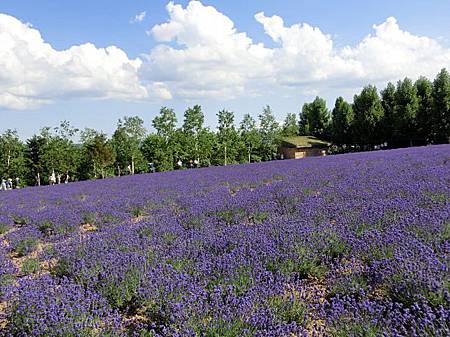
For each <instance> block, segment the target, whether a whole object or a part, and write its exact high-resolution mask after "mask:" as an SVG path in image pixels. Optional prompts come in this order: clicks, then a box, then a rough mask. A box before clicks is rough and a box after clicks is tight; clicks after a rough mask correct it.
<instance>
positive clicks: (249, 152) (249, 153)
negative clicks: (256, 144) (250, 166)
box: [248, 146, 252, 163]
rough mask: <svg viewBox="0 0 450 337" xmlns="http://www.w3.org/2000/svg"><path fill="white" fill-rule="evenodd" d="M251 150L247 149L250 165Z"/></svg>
mask: <svg viewBox="0 0 450 337" xmlns="http://www.w3.org/2000/svg"><path fill="white" fill-rule="evenodd" d="M251 153H252V150H251V147H250V146H249V147H248V162H249V163H250V156H251Z"/></svg>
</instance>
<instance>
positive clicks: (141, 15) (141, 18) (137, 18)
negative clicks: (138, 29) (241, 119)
mask: <svg viewBox="0 0 450 337" xmlns="http://www.w3.org/2000/svg"><path fill="white" fill-rule="evenodd" d="M146 15H147V12H146V11H143V12H140V13H139V14H136V15H135V16H134V18H132V19H131V20H130V23H137V22H142V21H144V19H145V16H146Z"/></svg>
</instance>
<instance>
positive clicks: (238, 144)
mask: <svg viewBox="0 0 450 337" xmlns="http://www.w3.org/2000/svg"><path fill="white" fill-rule="evenodd" d="M183 117H184V118H183V121H182V124H181V126H180V127H178V121H177V117H176V114H175V112H174V110H173V109H170V108H168V107H162V108H161V109H160V111H159V114H158V115H157V116H156V117H155V118H154V119H153V120H152V122H151V125H152V127H153V129H154V132H151V133H149V132H148V131H147V129H146V127H145V124H144V121H143V120H142V119H141V118H140V117H137V116H134V117H124V118H123V119H119V121H118V123H117V127H116V129H115V131H114V133H113V135H112V136H111V137H108V136H107V135H106V134H105V133H103V132H102V131H98V130H94V129H89V128H86V129H84V130H78V129H76V128H74V127H72V126H71V125H70V123H69V122H67V121H63V122H61V124H60V125H59V126H57V127H54V128H50V127H45V128H43V129H41V131H40V132H39V133H38V134H35V135H34V136H32V137H31V138H30V139H28V140H26V142H22V141H21V140H20V138H19V136H18V134H17V132H16V131H14V130H6V131H5V132H4V133H3V134H2V135H0V176H1V177H2V178H3V179H7V178H13V179H14V178H16V177H17V178H20V181H21V182H22V184H23V185H41V184H48V183H49V177H52V176H53V177H54V179H55V183H61V182H65V181H76V180H87V179H96V178H105V177H107V176H120V175H125V174H135V173H142V172H155V171H167V170H173V169H183V168H194V167H205V166H211V165H227V164H235V163H249V162H258V161H269V160H273V159H277V158H279V157H278V147H279V145H280V141H281V140H282V139H283V138H284V137H290V136H296V135H305V136H315V137H318V138H320V139H324V140H328V141H329V142H331V143H332V147H331V151H332V152H348V151H362V150H372V149H374V148H379V147H387V148H395V147H406V146H416V145H426V144H437V143H448V142H449V139H450V75H449V73H448V71H447V70H446V69H442V70H441V71H440V72H439V74H438V75H437V76H436V78H435V79H434V81H430V80H429V79H427V78H425V77H420V78H419V79H418V80H417V81H415V82H413V81H412V80H410V79H409V78H405V79H403V80H400V81H398V82H397V83H396V84H393V83H388V85H387V86H386V87H385V88H384V89H383V90H381V92H380V93H378V90H377V88H376V87H375V86H373V85H368V86H366V87H364V88H363V89H362V91H361V92H360V93H359V94H356V95H354V97H353V102H351V103H350V102H346V101H345V100H344V99H343V98H342V97H338V98H337V99H336V102H335V105H334V107H333V109H332V110H331V111H330V110H329V109H328V108H327V106H326V102H325V100H324V99H322V98H320V97H316V98H315V99H314V100H313V101H312V102H310V103H305V104H304V105H303V107H302V109H301V112H300V114H299V116H298V118H297V115H296V114H295V113H289V114H287V116H286V118H285V119H284V121H283V123H278V122H277V120H276V118H275V115H274V114H273V112H272V110H271V108H270V107H269V106H266V107H264V109H263V111H262V112H261V113H260V114H259V115H258V118H257V119H255V118H254V117H252V116H251V115H250V114H245V115H244V116H243V119H242V120H241V121H240V123H239V124H237V123H236V122H235V115H234V113H233V112H232V111H228V110H221V111H219V112H218V113H217V128H216V130H211V129H210V128H209V127H206V126H205V123H204V113H203V111H202V108H201V106H199V105H195V106H193V107H190V108H188V109H187V110H186V111H185V112H184V116H183ZM76 136H78V138H79V140H80V141H77V142H75V141H74V138H75V137H76Z"/></svg>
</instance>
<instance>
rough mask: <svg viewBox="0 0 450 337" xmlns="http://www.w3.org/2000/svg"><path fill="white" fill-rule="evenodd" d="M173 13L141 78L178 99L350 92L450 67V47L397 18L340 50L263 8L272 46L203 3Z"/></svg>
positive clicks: (156, 32) (159, 30)
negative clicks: (281, 91) (286, 89)
mask: <svg viewBox="0 0 450 337" xmlns="http://www.w3.org/2000/svg"><path fill="white" fill-rule="evenodd" d="M167 12H168V14H169V20H168V21H167V22H166V23H163V24H159V25H156V26H154V27H153V28H152V29H151V30H150V31H149V32H148V33H149V34H150V35H152V36H153V37H154V38H155V39H156V40H157V41H159V42H161V44H160V45H158V46H157V47H155V48H154V49H153V50H152V51H151V52H150V53H149V55H147V56H146V57H145V61H144V64H143V67H142V77H143V78H147V79H149V80H153V81H161V82H162V83H165V84H166V85H167V87H168V88H169V89H170V91H171V92H172V93H173V94H174V95H175V96H178V97H186V98H197V97H218V98H224V99H228V98H232V97H235V96H239V95H253V94H262V95H264V94H268V93H271V92H274V91H276V90H277V89H281V88H283V87H292V88H298V89H299V90H300V92H303V93H309V92H318V89H321V90H322V91H324V90H326V89H327V88H329V87H333V88H335V87H339V88H343V89H348V88H355V87H359V86H361V85H364V84H366V83H369V82H371V83H375V84H384V83H385V82H387V81H388V80H396V79H400V78H402V77H404V76H410V77H413V78H416V77H418V76H419V75H425V76H429V77H433V76H434V75H435V74H436V73H437V72H438V71H439V69H440V68H442V67H450V49H448V48H444V47H443V46H441V45H440V44H439V43H438V42H437V41H435V40H433V39H431V38H428V37H419V36H415V35H412V34H410V33H408V32H406V31H404V30H402V29H401V28H400V27H399V25H398V23H397V21H396V19H395V18H392V17H390V18H388V19H387V20H386V21H385V22H384V23H382V24H380V25H374V26H373V29H374V33H373V34H370V35H367V36H366V37H365V38H364V39H363V40H362V41H361V42H360V43H359V44H357V45H356V46H353V47H352V46H347V47H345V48H340V49H339V48H336V47H334V45H333V40H332V38H331V37H330V35H327V34H325V33H323V32H322V31H321V30H320V29H319V28H318V27H312V26H310V25H309V24H307V23H298V24H294V25H292V26H286V25H285V23H284V22H283V19H282V18H281V17H279V16H270V17H268V16H266V15H265V14H264V13H263V12H261V13H257V14H256V15H255V19H256V21H257V22H259V23H261V24H262V27H263V29H264V31H265V33H266V34H267V35H268V36H269V37H270V38H271V39H272V40H273V41H274V43H275V44H276V47H274V48H269V47H266V46H264V45H263V44H261V43H255V42H253V41H252V39H251V38H250V37H248V36H247V34H246V33H243V32H238V31H237V29H236V28H235V26H234V23H233V21H232V20H231V19H230V18H228V17H227V16H225V15H224V14H222V13H220V12H219V11H218V10H216V9H215V8H214V7H211V6H204V5H203V4H202V3H201V2H199V1H191V2H190V3H189V4H188V5H187V6H186V7H185V8H183V7H182V6H181V5H175V4H173V3H172V2H170V3H169V4H168V5H167ZM169 43H171V44H169ZM174 44H175V46H174Z"/></svg>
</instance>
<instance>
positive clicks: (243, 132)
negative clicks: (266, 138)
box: [239, 114, 261, 163]
mask: <svg viewBox="0 0 450 337" xmlns="http://www.w3.org/2000/svg"><path fill="white" fill-rule="evenodd" d="M239 134H240V136H241V140H242V142H243V144H244V146H245V149H246V157H247V158H246V159H247V161H248V162H249V163H250V162H252V161H260V160H261V157H260V156H259V155H258V154H257V153H256V150H257V149H258V148H259V147H260V146H261V134H260V133H259V131H258V128H257V126H256V121H255V120H254V119H253V117H252V116H250V114H245V115H244V118H243V119H242V121H241V124H240V126H239Z"/></svg>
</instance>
